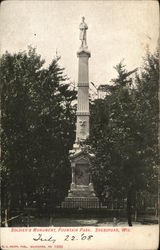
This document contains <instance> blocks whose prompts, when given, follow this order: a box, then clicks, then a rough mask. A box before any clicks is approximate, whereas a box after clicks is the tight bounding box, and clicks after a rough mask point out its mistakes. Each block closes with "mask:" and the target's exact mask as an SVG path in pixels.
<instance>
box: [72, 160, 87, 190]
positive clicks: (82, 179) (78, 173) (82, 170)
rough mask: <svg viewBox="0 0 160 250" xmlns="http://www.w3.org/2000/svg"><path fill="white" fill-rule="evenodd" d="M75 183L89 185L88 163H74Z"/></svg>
mask: <svg viewBox="0 0 160 250" xmlns="http://www.w3.org/2000/svg"><path fill="white" fill-rule="evenodd" d="M75 177H76V185H85V186H88V185H89V165H88V164H76V168H75Z"/></svg>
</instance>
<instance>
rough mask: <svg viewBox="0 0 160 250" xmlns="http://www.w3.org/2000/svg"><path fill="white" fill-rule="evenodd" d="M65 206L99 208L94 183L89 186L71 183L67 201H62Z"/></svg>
mask: <svg viewBox="0 0 160 250" xmlns="http://www.w3.org/2000/svg"><path fill="white" fill-rule="evenodd" d="M62 207H63V208H98V207H99V200H98V198H97V197H96V195H95V193H94V189H93V185H92V183H90V184H89V185H88V186H85V185H75V184H71V189H70V190H69V192H68V196H67V197H66V198H65V201H64V202H62Z"/></svg>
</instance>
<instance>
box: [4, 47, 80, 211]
mask: <svg viewBox="0 0 160 250" xmlns="http://www.w3.org/2000/svg"><path fill="white" fill-rule="evenodd" d="M59 59H60V58H55V59H53V61H52V62H51V64H50V65H49V67H48V68H44V60H42V59H41V57H40V56H39V55H37V54H36V51H35V49H33V48H29V50H28V52H25V51H24V52H19V53H15V54H13V55H12V54H10V53H8V52H6V53H5V54H4V55H3V56H2V58H1V64H0V67H1V82H2V83H3V89H2V133H1V136H2V187H3V188H2V194H3V205H4V207H11V208H14V207H18V208H19V209H20V208H24V207H25V205H27V204H28V205H29V204H30V205H31V204H32V202H33V200H35V201H36V202H37V203H38V202H39V205H40V206H41V205H42V203H43V202H44V197H45V202H47V204H49V203H51V204H52V206H55V205H56V202H60V200H61V199H62V197H63V196H64V194H65V192H66V190H67V188H68V185H69V181H70V168H69V160H68V154H69V149H70V148H71V146H72V144H73V140H74V127H75V110H74V108H73V107H72V101H73V100H74V99H75V97H76V93H75V91H74V90H73V89H71V88H70V85H69V80H68V78H67V77H66V76H65V75H64V69H63V68H60V67H59V65H58V62H59ZM42 66H43V67H42ZM62 180H63V181H62ZM55 195H56V196H57V201H56V200H55ZM46 197H47V198H46ZM53 199H54V200H53Z"/></svg>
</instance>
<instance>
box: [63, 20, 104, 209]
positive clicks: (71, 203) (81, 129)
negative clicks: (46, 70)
mask: <svg viewBox="0 0 160 250" xmlns="http://www.w3.org/2000/svg"><path fill="white" fill-rule="evenodd" d="M84 20H85V18H84V17H82V22H81V24H80V27H79V28H80V40H81V46H80V48H79V50H78V52H77V57H78V58H79V65H78V104H77V112H76V116H77V123H76V140H75V144H74V145H73V150H71V151H70V162H71V168H72V183H71V186H70V190H69V191H68V196H67V197H66V198H65V201H64V202H62V207H65V208H71V207H72V208H77V207H78V208H96V207H98V206H99V200H98V198H97V197H96V195H95V192H94V188H93V183H92V178H91V174H90V167H91V158H92V157H94V155H93V154H90V153H89V152H88V149H87V148H88V146H87V145H86V144H85V140H86V139H87V137H88V136H89V116H90V113H89V74H88V59H89V58H90V56H91V53H90V52H89V51H88V47H87V41H86V35H87V32H86V31H87V29H88V26H87V24H86V23H85V22H84Z"/></svg>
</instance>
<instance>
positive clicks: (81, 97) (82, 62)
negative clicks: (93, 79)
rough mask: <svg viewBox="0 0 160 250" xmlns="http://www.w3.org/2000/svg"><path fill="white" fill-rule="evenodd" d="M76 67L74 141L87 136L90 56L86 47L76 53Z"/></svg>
mask: <svg viewBox="0 0 160 250" xmlns="http://www.w3.org/2000/svg"><path fill="white" fill-rule="evenodd" d="M77 56H78V58H79V67H78V105H77V124H76V142H78V141H81V140H85V139H86V138H87V137H88V136H89V76H88V75H89V74H88V59H89V57H90V56H91V54H90V52H89V51H88V50H87V49H83V48H82V49H80V50H79V51H78V53H77Z"/></svg>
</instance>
